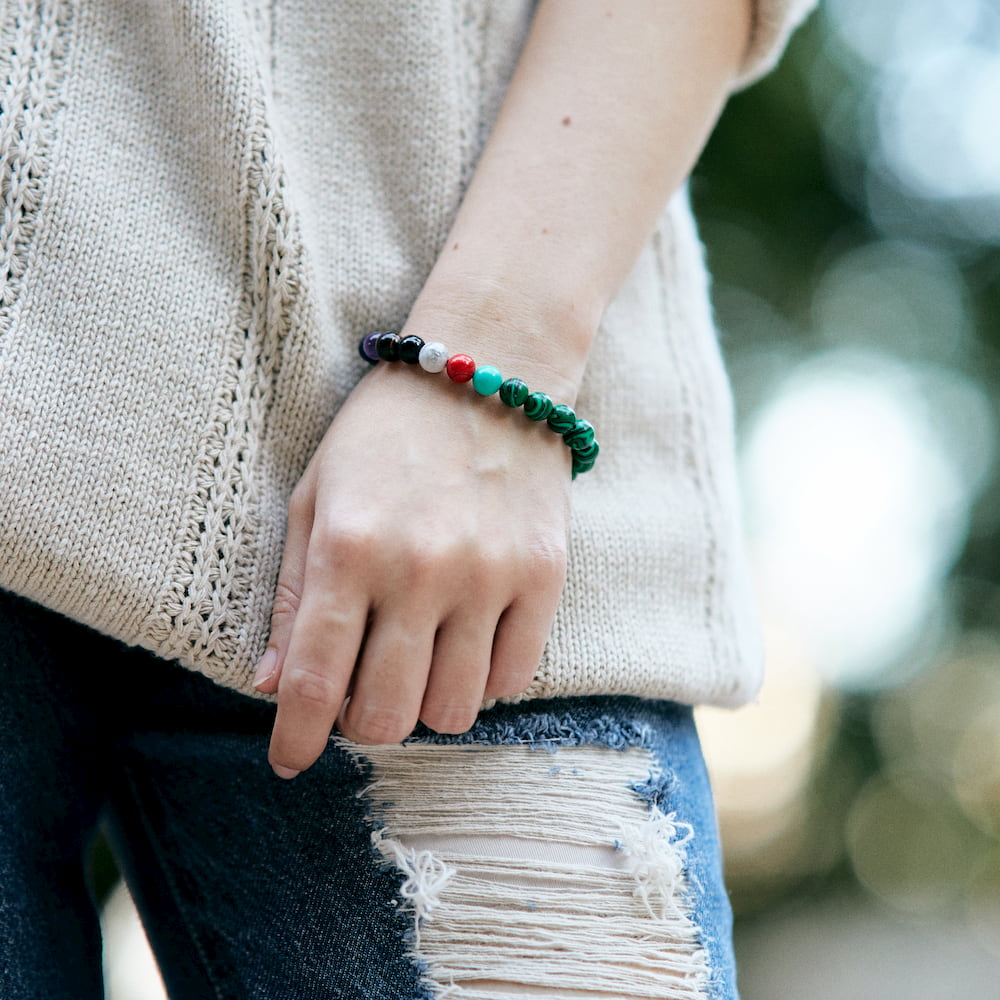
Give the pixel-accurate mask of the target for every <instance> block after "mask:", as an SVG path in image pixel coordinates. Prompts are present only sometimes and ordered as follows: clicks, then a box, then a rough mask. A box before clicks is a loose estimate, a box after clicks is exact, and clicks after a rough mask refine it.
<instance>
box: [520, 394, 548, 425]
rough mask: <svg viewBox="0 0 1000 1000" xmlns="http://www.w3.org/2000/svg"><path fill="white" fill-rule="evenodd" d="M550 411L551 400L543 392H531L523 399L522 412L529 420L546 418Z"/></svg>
mask: <svg viewBox="0 0 1000 1000" xmlns="http://www.w3.org/2000/svg"><path fill="white" fill-rule="evenodd" d="M551 412H552V400H551V399H549V397H548V396H546V395H545V393H544V392H533V393H531V395H530V396H528V398H527V399H526V400H525V401H524V413H525V416H527V418H528V419H529V420H547V419H548V416H549V414H550V413H551Z"/></svg>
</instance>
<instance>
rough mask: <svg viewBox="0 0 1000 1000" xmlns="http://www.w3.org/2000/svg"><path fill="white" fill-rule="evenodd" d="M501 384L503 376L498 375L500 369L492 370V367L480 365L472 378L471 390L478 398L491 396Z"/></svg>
mask: <svg viewBox="0 0 1000 1000" xmlns="http://www.w3.org/2000/svg"><path fill="white" fill-rule="evenodd" d="M501 382H503V375H501V374H500V369H499V368H494V367H493V365H480V366H479V367H478V368H477V369H476V371H475V374H474V375H473V376H472V388H473V389H475V390H476V392H478V393H479V395H480V396H492V395H493V393H495V392H496V391H497V389H499V388H500V383H501Z"/></svg>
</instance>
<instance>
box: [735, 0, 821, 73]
mask: <svg viewBox="0 0 1000 1000" xmlns="http://www.w3.org/2000/svg"><path fill="white" fill-rule="evenodd" d="M817 2H818V0H753V21H752V26H751V29H750V40H749V43H748V44H747V50H746V53H745V54H744V56H743V65H742V67H741V68H740V72H739V75H738V76H737V78H736V80H735V82H734V83H733V90H742V89H743V88H744V87H748V86H749V85H750V84H751V83H756V81H757V80H759V79H760V78H761V77H762V76H764V75H765V74H767V73H769V72H770V71H771V70H772V69H774V67H775V65H776V64H777V62H778V60H779V59H780V58H781V53H782V52H783V51H784V49H785V45H786V44H787V42H788V38H789V36H790V35H791V33H792V32H793V31H794V30H795V28H796V27H798V25H799V24H801V23H802V21H804V20H805V18H806V15H807V14H809V12H810V11H811V10H812V9H813V8H814V7H815V6H816V4H817Z"/></svg>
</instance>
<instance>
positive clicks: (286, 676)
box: [256, 0, 751, 777]
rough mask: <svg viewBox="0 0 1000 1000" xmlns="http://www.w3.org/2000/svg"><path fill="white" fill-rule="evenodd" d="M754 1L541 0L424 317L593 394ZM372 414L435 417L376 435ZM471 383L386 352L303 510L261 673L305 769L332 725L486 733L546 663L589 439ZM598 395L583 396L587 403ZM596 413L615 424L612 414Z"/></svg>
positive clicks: (389, 735)
mask: <svg viewBox="0 0 1000 1000" xmlns="http://www.w3.org/2000/svg"><path fill="white" fill-rule="evenodd" d="M750 20H751V0H604V2H596V0H543V2H542V3H540V5H539V7H538V11H537V14H536V17H535V20H534V23H533V26H532V29H531V32H530V35H529V38H528V41H527V44H526V46H525V49H524V52H523V53H522V56H521V59H520V61H519V64H518V68H517V71H516V73H515V76H514V79H513V81H512V82H511V86H510V88H509V91H508V93H507V96H506V98H505V101H504V104H503V107H502V109H501V113H500V116H499V119H498V121H497V123H496V125H495V128H494V131H493V133H492V135H491V137H490V140H489V143H488V144H487V147H486V149H485V151H484V153H483V156H482V158H481V160H480V163H479V165H478V167H477V169H476V173H475V176H474V178H473V182H472V184H471V185H470V187H469V190H468V192H467V194H466V197H465V199H464V201H463V203H462V205H461V208H460V210H459V212H458V215H457V217H456V219H455V222H454V226H453V228H452V231H451V234H450V236H449V238H448V240H447V241H446V243H445V245H444V247H443V248H442V250H441V254H440V256H439V258H438V260H437V263H436V264H435V266H434V268H433V270H432V272H431V274H430V276H429V278H428V280H427V283H426V285H425V286H424V288H423V290H422V292H421V294H420V296H419V297H418V300H417V302H416V303H415V304H414V307H413V310H412V312H411V314H410V317H409V319H408V320H407V323H406V327H405V329H404V331H403V332H404V334H417V335H418V336H421V337H423V338H424V340H440V341H442V342H443V343H445V344H446V345H447V346H448V347H449V349H450V350H451V351H452V352H455V351H459V350H461V351H463V352H465V353H468V354H471V355H472V357H473V358H476V359H477V360H481V361H482V363H489V364H495V365H496V366H497V367H498V368H500V370H501V371H502V372H504V373H510V374H516V375H517V376H518V377H520V378H523V379H524V380H525V381H526V382H527V383H528V385H529V386H531V387H532V388H533V389H534V388H539V389H542V390H543V391H545V392H547V393H548V394H549V395H550V396H551V397H552V398H553V399H554V400H556V401H557V402H565V403H569V404H571V405H572V404H573V402H574V401H575V398H576V394H577V391H578V387H579V384H580V380H581V378H582V375H583V371H584V368H585V365H586V360H587V353H588V350H589V347H590V344H591V341H592V340H593V338H594V336H595V335H596V332H597V328H598V323H599V321H600V318H601V315H602V313H603V311H604V309H605V307H606V306H607V304H608V303H609V302H610V301H611V299H612V298H613V297H614V295H615V292H616V291H617V289H618V287H619V286H620V284H621V283H622V281H623V280H624V278H625V276H626V275H627V274H628V272H629V270H630V269H631V267H632V265H633V264H634V262H635V259H636V257H637V256H638V254H639V252H640V251H641V249H642V248H643V246H644V245H645V244H646V242H647V241H648V240H649V238H650V236H651V234H652V231H653V228H654V226H655V224H656V221H657V219H658V218H659V216H660V214H661V212H662V211H663V208H664V206H665V205H666V202H667V200H668V199H669V197H670V196H671V194H672V193H673V192H674V191H675V190H677V188H678V187H679V186H680V185H681V184H682V183H683V181H684V178H685V177H686V176H687V174H688V173H689V171H690V169H691V167H692V165H693V163H694V160H695V158H696V157H697V155H698V153H699V151H700V150H701V148H702V146H703V145H704V142H705V140H706V138H707V136H708V133H709V131H710V130H711V127H712V125H713V124H714V122H715V120H716V118H717V117H718V114H719V111H720V110H721V107H722V105H723V103H724V100H725V98H726V95H727V93H728V91H729V89H730V87H731V85H732V81H733V79H734V77H735V75H736V73H737V71H738V69H739V67H740V64H741V61H742V57H743V54H744V51H745V48H746V45H747V40H748V37H749V31H750ZM373 413H383V414H384V413H391V414H392V415H393V421H394V425H395V426H396V427H413V428H417V429H419V433H413V434H410V435H407V434H394V435H392V436H391V437H390V436H387V435H385V436H383V435H372V434H371V433H369V428H370V424H371V415H372V414H373ZM512 416H513V415H512V413H511V412H510V411H509V410H507V408H506V407H503V406H502V405H501V404H499V403H498V402H497V400H496V399H495V398H492V399H481V398H479V397H477V396H476V395H475V393H474V392H473V390H472V389H471V387H470V386H469V385H456V384H453V383H451V382H449V380H448V379H447V378H446V377H445V376H444V375H439V376H429V375H427V373H425V372H423V371H421V370H420V369H419V368H413V367H410V366H408V365H402V364H395V365H390V364H380V365H378V366H376V367H375V368H374V369H373V370H372V371H371V372H370V373H368V374H367V375H366V376H365V377H364V378H363V379H362V380H361V382H360V383H359V384H358V386H357V387H356V388H355V390H354V391H353V392H352V393H351V395H350V397H349V398H348V400H347V402H346V403H345V405H344V406H343V407H342V408H341V410H340V412H339V413H338V414H337V417H336V418H335V420H334V421H333V423H332V424H331V426H330V428H329V431H328V432H327V434H326V435H325V437H324V438H323V440H322V442H321V444H320V446H319V448H318V449H317V451H316V454H315V455H314V457H313V459H312V461H311V462H310V463H309V466H308V468H307V469H306V471H305V474H304V475H303V477H302V480H301V481H300V482H299V484H298V486H297V487H296V489H295V491H294V494H293V496H292V499H291V503H290V505H289V510H288V535H287V540H286V545H285V551H284V557H283V562H282V567H281V572H280V578H279V583H278V591H277V597H276V600H275V605H274V612H273V616H272V629H271V637H270V641H269V646H268V651H267V653H266V654H265V656H264V658H263V659H262V660H261V663H260V665H259V666H258V671H257V678H256V683H257V687H258V689H259V690H261V691H263V692H267V693H276V694H277V696H278V711H277V717H276V721H275V724H274V730H273V733H272V737H271V745H270V752H269V760H270V762H271V766H272V767H273V768H274V770H275V772H276V773H277V774H279V775H281V776H282V777H294V776H295V774H297V773H299V772H301V771H303V770H305V769H306V768H308V767H309V766H310V765H311V764H313V763H314V762H315V761H316V759H317V758H318V757H319V755H320V754H321V753H322V751H323V749H324V747H325V746H326V744H327V739H328V737H329V735H330V733H331V731H332V730H333V728H334V726H337V727H339V729H340V731H341V732H342V733H343V734H344V735H345V736H347V737H349V738H351V739H353V740H356V741H358V742H359V743H362V744H377V743H388V742H398V741H399V740H401V739H403V738H404V737H405V736H407V735H408V734H409V733H410V732H411V731H412V729H413V727H414V726H415V725H416V723H417V721H418V719H419V720H420V721H422V722H424V723H425V724H426V725H428V726H429V727H430V728H431V729H434V730H436V731H438V732H444V733H459V732H464V731H465V730H467V729H468V728H469V727H470V726H471V725H472V723H473V722H474V720H475V717H476V714H477V712H478V710H479V707H480V705H481V703H482V702H483V700H484V699H488V698H497V697H503V696H506V695H515V694H518V693H519V692H521V691H523V690H524V689H525V688H526V687H527V686H528V685H529V684H530V682H531V680H532V677H533V674H534V671H535V669H536V667H537V665H538V662H539V660H540V658H541V655H542V650H543V647H544V645H545V641H546V639H547V637H548V635H549V632H550V630H551V626H552V620H553V617H554V615H555V610H556V605H557V603H558V601H559V597H560V594H561V592H562V588H563V584H564V582H565V571H566V548H567V534H568V528H569V518H570V483H571V478H570V458H569V449H567V448H566V446H565V445H564V444H563V443H562V441H561V440H560V439H559V438H558V436H557V435H555V434H553V433H552V432H551V431H549V430H547V429H546V428H544V426H541V427H540V426H538V425H534V424H531V423H530V422H528V421H526V420H523V419H521V420H512V419H511V418H512ZM583 416H586V414H583ZM599 432H600V428H598V434H599Z"/></svg>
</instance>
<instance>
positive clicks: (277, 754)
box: [268, 578, 368, 778]
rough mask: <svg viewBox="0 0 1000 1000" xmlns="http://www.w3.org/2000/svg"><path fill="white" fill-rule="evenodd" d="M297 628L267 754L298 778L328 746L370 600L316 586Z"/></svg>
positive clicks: (308, 591)
mask: <svg viewBox="0 0 1000 1000" xmlns="http://www.w3.org/2000/svg"><path fill="white" fill-rule="evenodd" d="M304 590H305V595H304V596H303V599H302V604H301V605H300V607H299V613H298V615H297V616H296V619H295V625H294V626H293V628H292V637H291V641H290V642H289V645H288V653H287V655H286V657H285V665H284V668H283V670H282V673H281V679H280V681H279V683H278V714H277V716H276V718H275V721H274V729H273V731H272V733H271V747H270V751H269V753H268V760H269V762H270V764H271V767H272V768H273V769H274V772H275V774H277V775H279V776H280V777H282V778H294V777H295V775H296V774H298V773H299V772H300V771H304V770H305V769H306V768H307V767H310V766H311V765H312V764H314V763H315V762H316V760H317V758H318V757H319V755H320V754H321V753H322V752H323V750H324V748H325V747H326V744H327V740H328V739H329V736H330V733H331V731H332V730H333V726H334V723H335V722H336V721H337V715H338V714H339V712H340V709H341V706H342V705H343V704H344V699H345V698H346V696H347V688H348V685H349V684H350V681H351V675H352V674H353V672H354V667H355V663H356V661H357V657H358V650H359V649H360V647H361V642H362V639H363V637H364V631H365V625H366V622H367V618H368V605H367V602H366V601H365V600H363V599H359V597H358V590H357V589H355V590H354V593H353V594H344V593H343V592H342V591H338V590H337V589H336V588H335V587H331V586H330V585H329V583H327V584H326V585H325V586H324V585H320V586H315V585H313V586H311V585H310V581H309V580H308V578H307V580H306V586H305V588H304Z"/></svg>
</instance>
